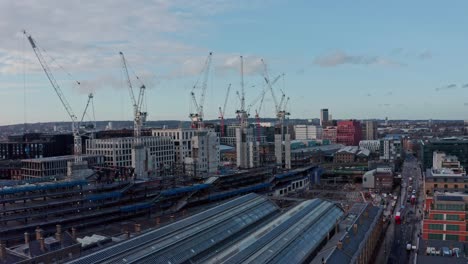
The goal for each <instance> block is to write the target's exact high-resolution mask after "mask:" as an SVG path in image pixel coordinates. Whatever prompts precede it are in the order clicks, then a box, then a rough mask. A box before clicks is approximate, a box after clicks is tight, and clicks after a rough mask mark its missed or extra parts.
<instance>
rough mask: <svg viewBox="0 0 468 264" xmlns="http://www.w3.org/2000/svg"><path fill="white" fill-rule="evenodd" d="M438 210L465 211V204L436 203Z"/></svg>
mask: <svg viewBox="0 0 468 264" xmlns="http://www.w3.org/2000/svg"><path fill="white" fill-rule="evenodd" d="M435 209H436V210H447V211H465V205H464V204H440V203H438V204H436V205H435Z"/></svg>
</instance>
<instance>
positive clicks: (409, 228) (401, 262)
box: [388, 155, 422, 264]
mask: <svg viewBox="0 0 468 264" xmlns="http://www.w3.org/2000/svg"><path fill="white" fill-rule="evenodd" d="M401 177H402V181H401V195H400V198H401V199H400V202H401V203H400V205H401V206H402V208H404V209H403V210H402V212H403V214H402V223H401V224H400V225H397V224H396V225H395V228H394V240H393V243H392V247H391V252H390V256H389V259H388V263H391V264H405V263H410V258H411V260H412V258H413V256H410V254H409V253H410V252H408V251H407V250H406V245H407V243H408V242H409V243H411V244H414V243H416V239H415V237H417V234H418V233H419V230H420V224H419V223H420V213H419V210H420V209H419V208H421V203H422V199H420V197H421V195H422V190H421V187H420V186H421V181H422V180H421V170H420V167H419V163H418V160H417V159H416V158H415V157H414V156H411V155H408V156H407V158H406V159H405V162H404V163H403V169H402V173H401ZM410 178H412V179H413V181H412V183H410V180H409V179H410ZM409 186H411V187H412V188H413V190H416V195H417V199H416V200H417V203H416V204H415V205H411V203H409V202H408V198H409V197H410V196H411V192H410V191H409ZM395 211H398V210H395Z"/></svg>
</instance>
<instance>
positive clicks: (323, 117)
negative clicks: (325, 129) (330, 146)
mask: <svg viewBox="0 0 468 264" xmlns="http://www.w3.org/2000/svg"><path fill="white" fill-rule="evenodd" d="M328 121H329V119H328V109H327V108H323V109H320V125H321V126H324V125H325V124H326V123H328Z"/></svg>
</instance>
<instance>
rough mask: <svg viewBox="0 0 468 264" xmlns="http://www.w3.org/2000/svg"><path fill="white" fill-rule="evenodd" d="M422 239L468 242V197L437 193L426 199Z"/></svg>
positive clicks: (458, 194)
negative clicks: (467, 217)
mask: <svg viewBox="0 0 468 264" xmlns="http://www.w3.org/2000/svg"><path fill="white" fill-rule="evenodd" d="M424 207H425V208H424V211H425V214H424V219H423V223H422V226H423V228H422V238H423V239H425V240H427V239H433V240H450V241H465V242H468V229H467V220H466V215H467V214H468V210H467V209H466V208H468V195H466V194H462V193H437V194H435V195H433V196H428V197H426V201H425V204H424Z"/></svg>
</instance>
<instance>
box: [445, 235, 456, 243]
mask: <svg viewBox="0 0 468 264" xmlns="http://www.w3.org/2000/svg"><path fill="white" fill-rule="evenodd" d="M445 240H451V241H458V235H448V234H447V235H445Z"/></svg>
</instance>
